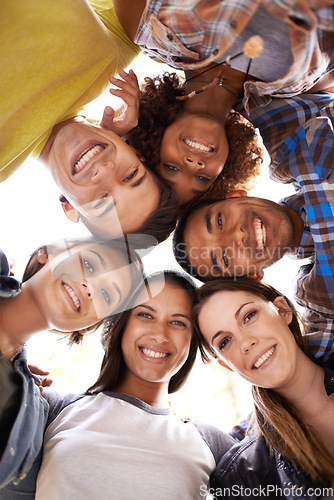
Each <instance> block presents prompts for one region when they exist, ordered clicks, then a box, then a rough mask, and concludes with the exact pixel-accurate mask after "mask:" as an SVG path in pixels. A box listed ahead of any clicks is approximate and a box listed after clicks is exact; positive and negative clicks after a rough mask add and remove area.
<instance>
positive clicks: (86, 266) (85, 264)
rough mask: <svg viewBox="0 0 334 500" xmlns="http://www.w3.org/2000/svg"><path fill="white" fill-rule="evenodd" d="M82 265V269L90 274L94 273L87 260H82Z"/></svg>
mask: <svg viewBox="0 0 334 500" xmlns="http://www.w3.org/2000/svg"><path fill="white" fill-rule="evenodd" d="M82 264H83V266H84V268H85V269H86V270H87V271H88V272H89V273H91V274H93V273H94V266H93V265H92V264H91V263H90V262H89V260H87V259H84V258H83V259H82Z"/></svg>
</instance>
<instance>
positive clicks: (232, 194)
mask: <svg viewBox="0 0 334 500" xmlns="http://www.w3.org/2000/svg"><path fill="white" fill-rule="evenodd" d="M247 194H248V193H247V191H245V190H244V189H235V190H234V191H230V192H229V193H227V194H225V198H243V197H244V196H247Z"/></svg>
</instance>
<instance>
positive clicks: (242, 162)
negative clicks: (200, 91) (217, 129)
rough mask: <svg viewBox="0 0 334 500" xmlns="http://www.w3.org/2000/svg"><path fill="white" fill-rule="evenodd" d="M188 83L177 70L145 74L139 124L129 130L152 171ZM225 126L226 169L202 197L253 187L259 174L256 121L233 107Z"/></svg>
mask: <svg viewBox="0 0 334 500" xmlns="http://www.w3.org/2000/svg"><path fill="white" fill-rule="evenodd" d="M184 93H185V86H184V83H183V82H182V80H181V79H180V77H179V76H178V75H177V74H176V73H164V74H163V75H162V76H158V77H155V78H149V77H147V78H145V83H144V85H143V87H142V90H141V95H140V113H139V121H138V125H137V127H135V128H134V129H132V130H131V132H130V133H129V135H128V137H129V141H130V143H131V145H132V146H133V147H135V148H136V149H137V150H138V151H139V152H140V153H141V154H142V155H143V156H144V158H145V163H146V165H147V166H148V167H149V168H150V169H151V170H153V171H156V167H157V165H158V164H159V162H160V155H159V150H160V145H161V142H162V138H163V135H164V133H165V131H166V128H167V127H169V126H170V125H171V124H172V123H173V122H174V121H175V120H176V118H177V117H178V115H179V114H180V113H181V112H182V109H183V105H184V101H179V100H177V99H176V96H180V95H184ZM225 130H226V135H227V139H228V143H229V155H228V158H227V161H226V164H225V167H224V169H223V171H222V172H221V173H220V174H219V176H218V177H217V179H216V180H215V182H214V183H213V184H212V186H211V187H210V188H209V189H208V191H206V192H205V193H204V194H201V195H199V197H197V198H196V200H197V201H198V200H199V199H202V198H205V197H210V198H221V197H222V196H225V194H226V193H228V192H229V191H231V190H233V189H241V188H245V189H250V187H251V186H252V184H253V181H254V180H255V177H256V176H257V175H258V174H259V170H260V164H261V161H262V155H263V150H262V148H261V146H260V144H259V142H258V137H257V134H256V132H255V128H254V127H253V125H252V124H251V123H250V122H249V121H248V120H247V119H246V118H244V117H243V116H241V115H240V114H239V113H238V112H237V111H234V110H231V111H230V113H229V115H228V117H227V119H226V122H225Z"/></svg>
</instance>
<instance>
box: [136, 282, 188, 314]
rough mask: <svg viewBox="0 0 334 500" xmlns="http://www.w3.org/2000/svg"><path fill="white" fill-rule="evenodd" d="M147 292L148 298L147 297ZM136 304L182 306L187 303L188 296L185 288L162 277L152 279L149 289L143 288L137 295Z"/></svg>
mask: <svg viewBox="0 0 334 500" xmlns="http://www.w3.org/2000/svg"><path fill="white" fill-rule="evenodd" d="M148 293H149V295H150V298H149V299H148V300H147V298H148ZM136 302H137V303H138V304H146V305H148V306H150V307H159V306H163V307H168V306H172V307H175V306H180V307H181V304H182V306H184V305H185V304H187V307H188V303H189V308H190V297H189V294H188V292H187V291H186V290H184V289H183V288H181V287H180V286H178V285H174V284H170V283H168V282H165V281H164V280H163V279H161V280H157V281H154V282H153V283H151V284H150V286H149V290H147V289H144V290H142V291H141V292H140V294H139V295H138V300H137V301H136Z"/></svg>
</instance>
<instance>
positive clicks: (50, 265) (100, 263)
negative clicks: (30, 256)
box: [22, 244, 131, 332]
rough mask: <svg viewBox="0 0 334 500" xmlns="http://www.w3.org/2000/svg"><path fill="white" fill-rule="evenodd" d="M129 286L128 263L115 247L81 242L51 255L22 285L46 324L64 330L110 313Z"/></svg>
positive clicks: (127, 291)
mask: <svg viewBox="0 0 334 500" xmlns="http://www.w3.org/2000/svg"><path fill="white" fill-rule="evenodd" d="M130 287H131V273H130V267H129V264H128V262H127V260H126V259H125V256H124V255H123V254H122V253H121V252H120V251H119V250H118V249H116V248H112V247H111V246H110V245H107V244H94V245H91V244H82V245H78V246H75V247H73V248H71V249H70V250H68V251H63V252H60V253H59V254H57V255H56V256H54V257H52V256H51V257H50V258H49V261H48V262H47V263H46V264H45V265H44V267H43V268H42V269H41V270H40V271H38V272H37V273H36V274H35V275H34V276H32V277H31V278H30V279H29V280H28V281H27V282H26V283H24V284H23V286H22V289H23V290H25V289H28V290H30V292H31V293H32V294H33V296H34V300H35V302H36V303H37V304H38V307H39V309H40V310H41V311H42V313H43V315H44V317H45V318H46V320H47V322H48V325H49V328H54V329H57V330H60V331H64V332H68V331H74V330H80V329H82V328H86V327H88V326H91V325H94V324H95V323H97V322H98V321H99V320H101V319H103V318H105V317H106V316H108V315H110V314H112V313H113V312H114V311H115V310H116V309H118V308H120V307H121V305H122V303H123V302H124V301H125V300H126V298H127V296H128V294H129V292H130Z"/></svg>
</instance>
